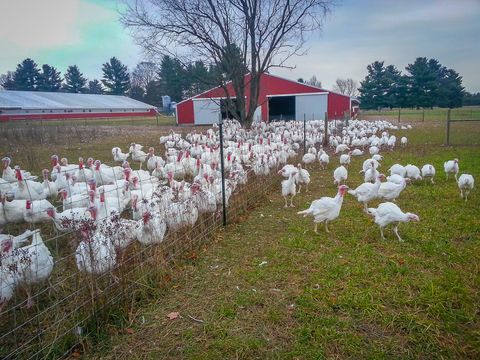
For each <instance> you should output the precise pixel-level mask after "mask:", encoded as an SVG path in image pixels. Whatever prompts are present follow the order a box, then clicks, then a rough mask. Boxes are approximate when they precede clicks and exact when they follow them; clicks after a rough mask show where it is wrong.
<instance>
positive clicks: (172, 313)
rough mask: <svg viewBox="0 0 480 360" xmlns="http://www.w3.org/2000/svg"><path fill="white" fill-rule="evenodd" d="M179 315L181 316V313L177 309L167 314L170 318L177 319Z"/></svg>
mask: <svg viewBox="0 0 480 360" xmlns="http://www.w3.org/2000/svg"><path fill="white" fill-rule="evenodd" d="M179 317H180V313H179V312H175V311H174V312H171V313H169V314H168V315H167V318H168V319H170V320H175V319H178V318H179Z"/></svg>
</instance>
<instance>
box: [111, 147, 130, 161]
mask: <svg viewBox="0 0 480 360" xmlns="http://www.w3.org/2000/svg"><path fill="white" fill-rule="evenodd" d="M112 155H113V161H115V162H119V163H121V164H123V162H124V161H126V160H127V159H128V157H129V156H130V154H129V153H126V154H124V153H122V149H120V148H119V147H114V148H113V149H112Z"/></svg>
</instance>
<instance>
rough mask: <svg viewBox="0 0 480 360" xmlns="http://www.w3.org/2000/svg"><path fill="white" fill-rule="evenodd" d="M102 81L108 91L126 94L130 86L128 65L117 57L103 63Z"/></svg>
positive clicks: (115, 93) (114, 93) (113, 93)
mask: <svg viewBox="0 0 480 360" xmlns="http://www.w3.org/2000/svg"><path fill="white" fill-rule="evenodd" d="M102 70H103V79H102V83H103V85H104V86H105V87H106V88H107V92H108V93H109V94H112V95H125V93H126V92H127V91H128V89H129V88H130V75H129V73H128V68H127V66H125V65H123V64H122V63H121V62H120V60H118V59H117V58H116V57H112V58H111V59H110V62H107V63H105V64H103V66H102Z"/></svg>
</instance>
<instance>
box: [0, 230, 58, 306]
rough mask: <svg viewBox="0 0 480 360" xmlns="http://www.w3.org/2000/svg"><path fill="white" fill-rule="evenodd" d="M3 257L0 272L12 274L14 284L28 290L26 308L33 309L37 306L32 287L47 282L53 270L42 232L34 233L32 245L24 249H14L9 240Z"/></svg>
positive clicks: (4, 248) (50, 256)
mask: <svg viewBox="0 0 480 360" xmlns="http://www.w3.org/2000/svg"><path fill="white" fill-rule="evenodd" d="M5 250H6V251H5ZM2 255H3V256H4V258H3V260H2V266H1V270H0V271H1V272H2V273H3V272H4V271H6V272H8V273H10V276H11V277H12V278H11V280H13V283H12V284H13V285H14V286H15V287H17V286H18V287H22V288H24V289H25V290H26V292H27V295H28V300H27V304H26V307H27V308H30V307H32V306H33V305H34V304H35V302H34V300H33V297H32V286H33V285H35V284H38V283H41V282H43V281H45V280H47V279H48V278H49V277H50V275H51V273H52V270H53V257H52V254H51V253H50V250H48V248H47V247H46V246H45V244H44V242H43V239H42V237H41V236H40V230H38V229H37V230H35V231H33V232H32V243H31V244H30V245H27V246H24V247H19V248H17V249H13V242H9V241H8V240H7V242H6V245H5V244H4V246H3V248H2ZM0 276H1V277H4V275H0ZM0 301H2V300H1V299H0ZM4 303H5V302H4ZM4 303H3V304H4ZM1 306H2V304H0V307H1Z"/></svg>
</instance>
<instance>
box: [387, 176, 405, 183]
mask: <svg viewBox="0 0 480 360" xmlns="http://www.w3.org/2000/svg"><path fill="white" fill-rule="evenodd" d="M405 180H406V179H405V178H404V177H403V176H400V175H398V174H393V175H390V176H387V181H389V182H392V183H395V184H403V182H404V181H405Z"/></svg>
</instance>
